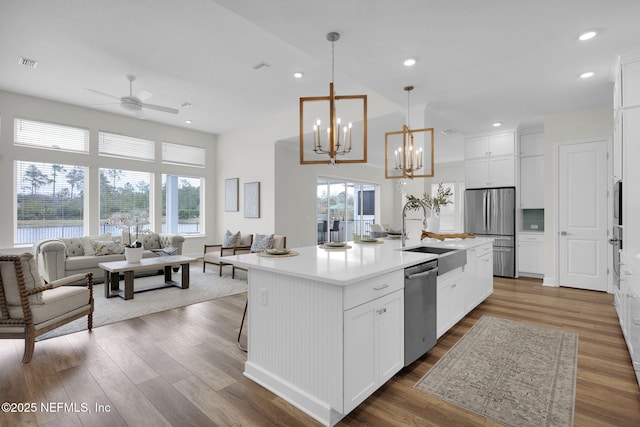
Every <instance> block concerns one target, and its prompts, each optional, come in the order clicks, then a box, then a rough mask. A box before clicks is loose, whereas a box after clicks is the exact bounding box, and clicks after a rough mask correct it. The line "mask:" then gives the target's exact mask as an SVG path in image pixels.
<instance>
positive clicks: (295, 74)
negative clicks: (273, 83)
mask: <svg viewBox="0 0 640 427" xmlns="http://www.w3.org/2000/svg"><path fill="white" fill-rule="evenodd" d="M302 76H304V74H302V73H301V72H300V71H298V72H297V73H293V77H295V78H296V79H301V78H302Z"/></svg>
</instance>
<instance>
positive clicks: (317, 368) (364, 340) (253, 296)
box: [226, 239, 485, 425]
mask: <svg viewBox="0 0 640 427" xmlns="http://www.w3.org/2000/svg"><path fill="white" fill-rule="evenodd" d="M468 240H469V241H462V242H460V241H456V242H445V243H456V244H458V245H460V246H459V247H462V248H464V247H465V246H476V245H479V244H481V243H482V240H485V239H477V240H478V241H472V240H476V239H468ZM420 244H422V245H427V242H424V241H423V242H420V241H410V242H408V243H407V248H408V247H412V246H418V245H420ZM349 245H350V246H352V248H350V249H341V250H335V249H334V250H325V249H322V248H320V247H316V246H311V247H304V248H296V249H295V251H296V252H298V253H299V255H297V256H292V257H281V258H266V257H259V256H257V255H256V254H244V255H236V256H231V257H226V259H227V260H228V261H229V262H231V263H234V264H236V265H239V266H241V267H245V268H247V270H248V281H249V287H248V303H249V306H248V312H247V313H248V314H247V315H248V319H249V323H248V342H247V347H248V353H247V362H246V364H245V371H244V374H245V376H247V377H248V378H250V379H252V380H253V381H255V382H257V383H258V384H260V385H262V386H264V387H265V388H267V389H269V390H271V391H272V392H274V393H275V394H277V395H278V396H280V397H282V398H283V399H285V400H286V401H288V402H290V403H291V404H293V405H294V406H296V407H298V408H299V409H301V410H302V411H304V412H306V413H307V414H309V415H310V416H311V417H313V418H314V419H316V420H318V421H319V422H321V423H322V424H324V425H334V424H336V423H337V422H338V421H340V420H341V419H342V418H343V417H344V416H345V415H346V414H348V413H349V412H350V411H351V410H353V409H354V408H355V407H356V406H358V405H359V404H360V403H362V402H363V401H364V400H365V399H366V398H367V397H369V396H370V395H371V394H372V393H373V392H374V391H375V390H376V389H378V388H379V387H380V386H381V385H383V384H384V383H385V382H386V381H388V380H389V379H390V378H391V377H392V376H393V375H395V374H396V373H397V372H398V371H399V370H400V369H402V367H403V366H404V269H405V268H406V267H410V266H413V265H416V264H420V263H422V262H426V261H429V260H432V259H435V258H436V255H433V254H425V253H416V252H404V251H401V250H400V249H401V248H400V242H399V241H391V240H384V243H383V244H369V245H367V244H356V243H353V242H349ZM428 245H432V244H431V242H429V244H428ZM433 245H434V246H438V245H439V244H438V243H434V244H433Z"/></svg>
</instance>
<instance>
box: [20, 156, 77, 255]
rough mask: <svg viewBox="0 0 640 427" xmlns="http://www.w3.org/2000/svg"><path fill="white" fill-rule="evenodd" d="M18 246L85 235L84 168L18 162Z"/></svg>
mask: <svg viewBox="0 0 640 427" xmlns="http://www.w3.org/2000/svg"><path fill="white" fill-rule="evenodd" d="M15 172H16V175H15V176H16V178H15V183H16V195H17V198H16V219H17V222H16V226H17V227H16V236H15V243H16V244H22V243H35V242H37V241H38V240H40V239H44V238H68V237H79V236H82V235H84V230H83V223H84V176H85V169H84V168H83V167H80V166H73V165H58V164H51V163H36V162H24V161H16V162H15Z"/></svg>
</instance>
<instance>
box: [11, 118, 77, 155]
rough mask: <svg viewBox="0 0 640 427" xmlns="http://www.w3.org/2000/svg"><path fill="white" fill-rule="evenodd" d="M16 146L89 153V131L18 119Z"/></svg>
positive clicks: (16, 124) (15, 121)
mask: <svg viewBox="0 0 640 427" xmlns="http://www.w3.org/2000/svg"><path fill="white" fill-rule="evenodd" d="M14 145H23V146H27V147H36V148H46V149H52V150H66V151H77V152H83V153H88V152H89V130H88V129H81V128H77V127H71V126H65V125H59V124H55V123H46V122H37V121H34V120H27V119H20V118H16V119H15V120H14Z"/></svg>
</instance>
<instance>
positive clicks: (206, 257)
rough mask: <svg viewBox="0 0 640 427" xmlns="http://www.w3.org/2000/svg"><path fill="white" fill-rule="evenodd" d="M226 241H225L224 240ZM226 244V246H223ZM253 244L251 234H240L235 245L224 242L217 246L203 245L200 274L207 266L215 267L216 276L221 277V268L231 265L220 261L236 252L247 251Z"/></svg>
mask: <svg viewBox="0 0 640 427" xmlns="http://www.w3.org/2000/svg"><path fill="white" fill-rule="evenodd" d="M225 240H227V239H225ZM225 243H226V244H225ZM252 243H253V234H240V236H239V238H238V239H237V243H236V244H229V242H224V243H222V244H219V245H204V254H203V256H202V272H203V273H204V272H205V269H206V268H207V264H214V265H217V266H218V268H219V270H218V274H219V275H220V276H222V267H224V266H225V265H232V264H230V263H228V262H224V261H222V260H221V258H222V257H223V256H227V255H233V254H234V251H236V250H238V251H239V250H243V249H245V250H247V251H248V250H249V249H250V248H251V244H252Z"/></svg>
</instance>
